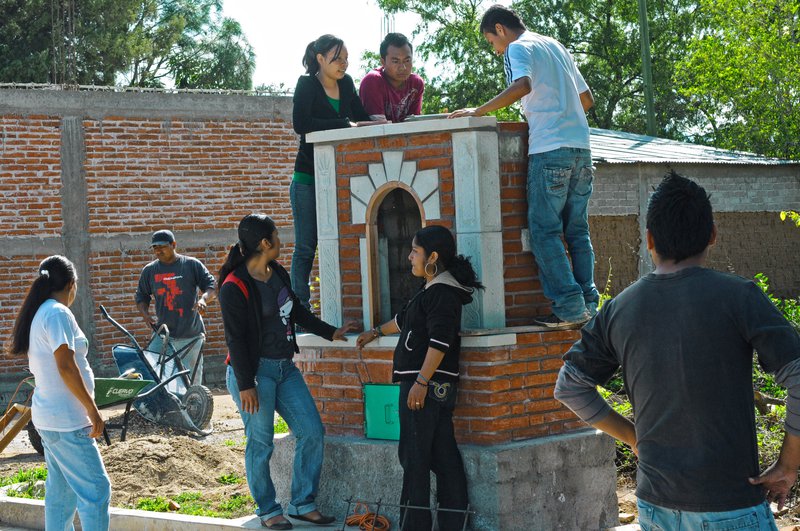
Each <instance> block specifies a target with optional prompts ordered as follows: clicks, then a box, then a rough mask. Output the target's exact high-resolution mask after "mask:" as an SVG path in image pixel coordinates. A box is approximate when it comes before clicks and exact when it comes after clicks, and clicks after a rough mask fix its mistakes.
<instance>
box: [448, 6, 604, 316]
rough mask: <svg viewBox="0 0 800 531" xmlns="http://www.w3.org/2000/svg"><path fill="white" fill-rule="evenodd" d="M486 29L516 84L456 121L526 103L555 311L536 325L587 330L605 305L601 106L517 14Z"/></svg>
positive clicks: (534, 195)
mask: <svg viewBox="0 0 800 531" xmlns="http://www.w3.org/2000/svg"><path fill="white" fill-rule="evenodd" d="M480 30H481V33H483V36H484V38H486V40H487V41H489V43H490V44H491V45H492V47H493V48H494V50H495V52H496V53H497V54H504V63H505V71H506V79H507V81H508V85H509V86H508V88H507V89H505V90H504V91H503V92H501V93H500V94H498V95H497V96H495V97H494V98H492V99H491V100H489V101H488V102H486V103H484V104H483V105H481V106H480V107H477V108H474V109H461V110H458V111H455V112H454V113H452V114H451V115H450V117H451V118H457V117H460V116H483V115H484V114H486V113H489V112H492V111H495V110H497V109H501V108H503V107H507V106H509V105H511V104H512V103H514V102H516V101H518V100H522V106H523V109H524V111H525V116H526V117H527V119H528V128H529V135H528V155H529V160H528V229H529V230H530V238H531V248H532V249H533V254H534V257H535V259H536V263H537V264H538V266H539V280H540V281H541V284H542V290H543V292H544V294H545V296H546V297H547V298H548V299H550V301H551V302H552V312H553V313H552V314H551V315H550V316H548V317H544V318H541V319H537V320H536V323H537V324H539V325H543V326H547V327H550V328H559V329H563V328H576V327H580V326H581V325H583V324H584V323H585V322H586V321H588V320H589V318H590V317H591V316H592V315H594V314H595V313H597V303H598V301H599V300H600V295H599V293H598V292H597V288H596V287H595V284H594V251H593V250H592V243H591V241H590V239H589V216H588V203H589V197H590V196H591V195H592V177H593V171H594V168H593V167H592V154H591V151H590V147H589V124H588V122H587V121H586V114H585V113H586V111H587V110H589V109H590V108H591V107H592V106H593V105H594V98H592V92H591V91H590V90H589V86H588V85H587V84H586V81H584V79H583V76H582V75H581V73H580V72H579V71H578V67H577V66H575V62H574V61H573V60H572V56H571V55H570V53H569V52H568V51H567V49H566V48H564V46H563V45H562V44H561V43H559V42H558V41H556V40H554V39H551V38H550V37H545V36H544V35H539V34H538V33H534V32H531V31H527V30H526V29H525V25H524V24H523V23H522V20H520V18H519V16H517V14H516V13H515V12H514V11H513V10H511V9H509V8H507V7H504V6H501V5H494V6H492V7H490V8H489V9H488V11H486V13H485V14H484V15H483V19H482V20H481V26H480ZM562 234H563V236H564V240H565V241H566V242H567V248H568V249H569V257H567V252H566V250H565V248H564V244H563V243H562V242H561V236H562ZM570 258H571V259H572V267H570Z"/></svg>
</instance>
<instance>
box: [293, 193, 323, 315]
mask: <svg viewBox="0 0 800 531" xmlns="http://www.w3.org/2000/svg"><path fill="white" fill-rule="evenodd" d="M315 194H316V192H315V191H314V185H313V184H301V183H298V182H296V181H292V184H291V186H290V187H289V200H290V201H291V203H292V220H293V221H294V253H292V270H291V279H292V289H293V290H294V293H295V295H297V298H298V299H300V303H301V304H302V305H303V306H305V307H306V308H311V305H310V303H309V302H308V301H309V299H311V290H310V289H309V283H308V280H309V277H310V276H311V269H312V268H313V267H314V255H315V254H316V252H317V197H316V195H315Z"/></svg>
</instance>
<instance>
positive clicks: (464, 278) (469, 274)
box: [447, 254, 485, 289]
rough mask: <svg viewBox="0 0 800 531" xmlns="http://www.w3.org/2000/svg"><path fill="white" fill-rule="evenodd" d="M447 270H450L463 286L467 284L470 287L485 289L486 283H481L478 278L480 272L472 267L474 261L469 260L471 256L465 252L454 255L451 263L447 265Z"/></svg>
mask: <svg viewBox="0 0 800 531" xmlns="http://www.w3.org/2000/svg"><path fill="white" fill-rule="evenodd" d="M447 271H450V274H451V275H453V278H455V279H456V280H457V281H458V283H459V284H461V285H462V286H467V287H468V288H473V289H485V287H484V285H483V284H481V281H480V280H478V274H477V273H476V272H475V269H474V268H473V267H472V263H471V262H470V261H469V258H468V257H466V256H464V255H463V254H459V255H458V256H455V257H453V260H452V261H451V262H450V265H449V266H447Z"/></svg>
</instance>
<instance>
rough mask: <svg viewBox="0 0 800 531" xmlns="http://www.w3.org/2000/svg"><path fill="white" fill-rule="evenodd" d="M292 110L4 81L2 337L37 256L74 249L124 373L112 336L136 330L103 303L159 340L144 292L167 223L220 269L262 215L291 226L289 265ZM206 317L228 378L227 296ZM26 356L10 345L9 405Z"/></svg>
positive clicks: (4, 374)
mask: <svg viewBox="0 0 800 531" xmlns="http://www.w3.org/2000/svg"><path fill="white" fill-rule="evenodd" d="M290 116H291V100H290V98H285V97H254V96H218V95H186V94H113V93H111V94H109V93H73V92H59V93H53V92H39V91H16V90H2V91H0V198H2V200H3V201H2V202H0V271H1V272H0V326H2V330H3V335H4V336H6V337H7V336H8V335H9V334H10V331H11V327H12V325H13V320H14V318H15V315H16V312H17V310H18V308H19V305H20V303H21V301H22V298H23V297H24V294H25V292H26V291H27V288H28V286H29V285H30V282H31V280H32V279H33V275H34V272H35V270H36V266H37V265H38V263H39V261H41V260H42V259H43V258H45V257H46V256H48V255H50V254H55V253H60V254H66V255H67V256H68V257H69V258H70V259H72V260H73V262H75V263H76V265H77V266H78V271H79V288H80V289H81V291H80V292H79V296H78V300H77V301H76V304H75V306H74V307H73V311H74V312H75V314H76V317H77V318H78V320H79V322H80V324H81V326H82V328H84V330H85V331H87V335H89V336H90V337H91V338H92V341H91V345H92V354H91V355H92V362H93V365H94V366H95V368H96V369H97V370H98V372H100V373H113V372H114V368H113V360H112V358H111V346H112V345H113V344H115V343H118V342H125V341H126V340H125V338H124V337H123V336H122V335H121V334H120V333H119V332H117V331H116V330H115V329H113V327H111V325H110V324H108V323H106V322H105V321H104V320H103V319H102V317H101V314H100V312H99V305H100V304H103V305H105V306H106V307H107V308H108V309H109V311H110V312H111V313H112V315H113V316H114V317H115V318H116V319H117V320H118V321H120V322H121V323H122V324H123V325H125V326H126V327H128V328H129V329H130V330H131V331H132V332H134V334H135V335H136V337H137V339H138V340H139V341H140V342H146V341H147V339H148V337H149V334H148V330H147V327H146V326H145V325H144V324H143V322H142V320H141V317H140V316H139V315H138V312H137V310H136V308H135V305H134V302H133V294H134V291H135V289H136V284H137V281H138V277H139V273H140V271H141V268H142V267H143V266H144V265H145V264H146V263H148V262H149V261H151V260H153V256H152V253H151V252H150V249H149V241H150V240H149V237H150V234H151V232H152V231H154V230H156V229H160V228H169V229H171V230H173V231H174V232H175V234H176V237H177V240H178V251H179V252H182V253H185V254H187V255H190V256H195V257H197V258H199V259H200V260H201V261H203V262H204V263H205V264H206V266H207V267H208V268H209V270H210V271H211V272H212V273H214V274H216V272H217V270H218V269H219V267H220V265H221V264H222V262H223V261H224V258H225V256H226V254H227V250H228V247H229V246H230V245H231V244H232V243H234V242H235V241H236V233H235V227H236V224H237V222H238V220H239V219H240V218H241V217H242V216H244V215H245V214H247V213H251V212H263V213H266V214H268V215H269V216H271V217H272V218H273V219H274V220H275V221H276V223H277V224H278V226H279V230H280V231H281V239H282V241H283V242H284V245H283V251H282V256H281V261H282V262H283V263H284V265H286V266H287V268H288V267H289V266H290V264H291V253H292V250H293V240H294V237H293V228H292V218H291V209H290V205H289V184H290V182H291V174H292V171H293V165H294V156H295V154H296V150H297V136H296V135H295V134H294V131H293V130H292V127H291V122H290ZM73 162H76V163H75V164H73ZM62 212H63V215H62ZM316 274H317V273H316V269H315V271H314V272H313V276H316ZM312 278H313V277H312ZM312 297H313V295H312ZM314 302H316V301H314ZM206 324H207V328H208V342H207V344H206V347H205V352H206V356H207V364H206V365H207V367H209V370H208V372H209V373H210V374H209V376H210V379H211V380H212V381H214V383H215V384H219V383H220V382H221V381H223V378H222V377H221V376H222V375H221V362H222V360H223V359H224V354H225V351H226V349H225V346H224V337H223V332H222V323H221V318H220V314H219V306H218V304H216V303H215V304H212V305H211V306H210V307H209V309H208V313H207V316H206ZM26 365H27V360H25V359H12V358H10V357H9V356H8V355H6V354H5V353H0V404H1V403H4V402H5V398H6V395H5V392H6V390H8V389H9V388H10V389H11V390H13V385H14V384H15V383H16V382H17V381H19V379H20V378H21V371H22V369H23V368H24V367H25V366H26Z"/></svg>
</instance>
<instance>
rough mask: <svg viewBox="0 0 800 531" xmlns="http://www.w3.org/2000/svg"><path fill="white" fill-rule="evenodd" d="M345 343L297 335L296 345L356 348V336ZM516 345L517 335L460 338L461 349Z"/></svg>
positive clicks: (393, 342)
mask: <svg viewBox="0 0 800 531" xmlns="http://www.w3.org/2000/svg"><path fill="white" fill-rule="evenodd" d="M346 337H347V341H346V342H343V341H337V342H336V343H331V342H330V341H328V340H326V339H323V338H321V337H317V336H315V335H314V334H298V336H297V345H298V346H299V347H300V348H303V347H306V348H313V347H330V348H339V347H343V348H356V337H358V335H357V334H348V335H347V336H346ZM398 339H400V336H399V335H396V334H393V335H390V336H383V337H379V338H377V339H374V340H372V341H370V343H369V345H368V348H391V349H394V348H395V347H396V346H397V340H398ZM516 344H517V334H497V335H491V336H466V337H462V338H461V348H462V349H463V348H492V347H507V346H510V345H516Z"/></svg>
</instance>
